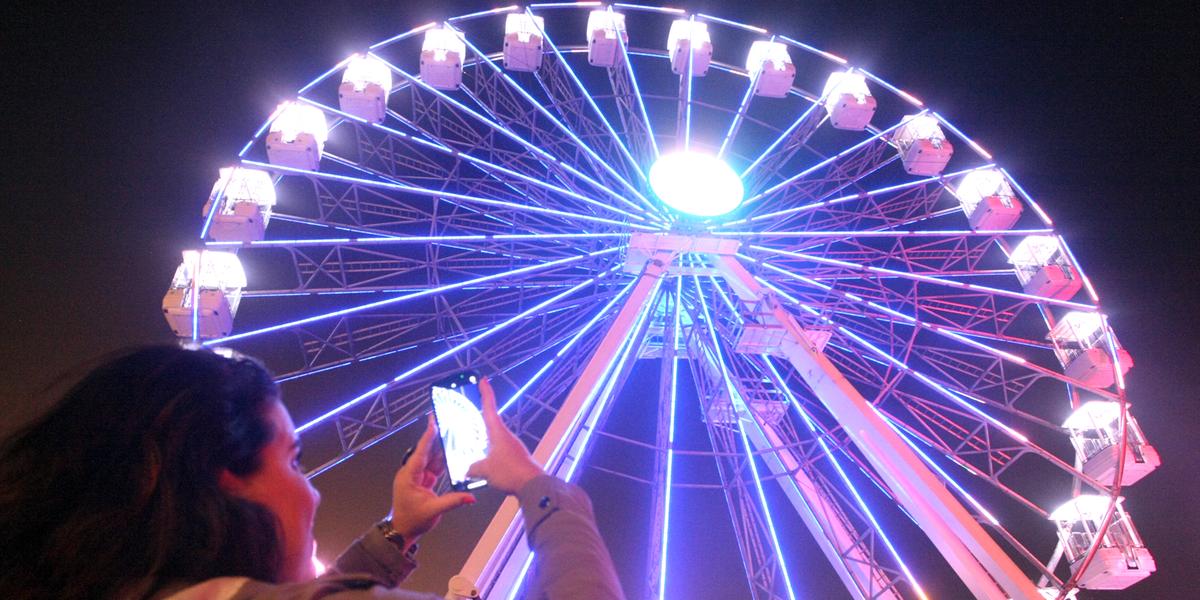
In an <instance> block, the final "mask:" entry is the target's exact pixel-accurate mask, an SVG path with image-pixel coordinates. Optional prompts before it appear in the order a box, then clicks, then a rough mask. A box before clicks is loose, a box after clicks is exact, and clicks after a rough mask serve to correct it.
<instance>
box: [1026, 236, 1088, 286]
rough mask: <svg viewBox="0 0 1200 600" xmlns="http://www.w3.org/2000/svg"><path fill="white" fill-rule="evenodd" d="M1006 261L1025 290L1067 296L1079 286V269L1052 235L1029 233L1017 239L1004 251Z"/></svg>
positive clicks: (1080, 279) (1081, 282)
mask: <svg viewBox="0 0 1200 600" xmlns="http://www.w3.org/2000/svg"><path fill="white" fill-rule="evenodd" d="M1008 262H1010V263H1012V266H1013V269H1014V270H1015V271H1016V273H1017V280H1018V281H1020V282H1021V287H1022V289H1024V290H1025V293H1026V294H1033V295H1034V296H1040V297H1042V298H1054V299H1056V300H1070V299H1071V298H1072V297H1073V296H1075V294H1076V293H1078V292H1079V290H1080V288H1082V287H1083V279H1082V278H1081V277H1080V276H1079V270H1078V269H1076V268H1075V266H1074V265H1072V264H1071V259H1070V257H1069V256H1068V255H1067V253H1066V252H1063V249H1062V247H1061V246H1059V243H1058V238H1056V237H1054V236H1049V235H1031V236H1029V237H1027V238H1025V239H1023V240H1021V242H1020V243H1018V244H1017V245H1016V247H1015V248H1013V251H1012V253H1010V254H1009V255H1008Z"/></svg>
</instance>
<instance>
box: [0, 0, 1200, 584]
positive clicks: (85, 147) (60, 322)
mask: <svg viewBox="0 0 1200 600" xmlns="http://www.w3.org/2000/svg"><path fill="white" fill-rule="evenodd" d="M407 4H409V3H376V2H362V3H334V2H286V3H284V2H279V3H237V4H230V5H229V6H215V7H214V6H202V5H201V4H200V3H194V4H193V3H186V4H177V3H171V2H164V3H150V4H146V5H144V6H142V5H138V4H134V3H100V4H88V5H82V3H81V4H80V5H76V6H70V7H68V6H65V5H64V6H59V7H44V8H37V9H33V8H31V7H30V6H29V5H28V4H26V5H25V6H21V7H10V8H8V9H7V10H6V13H8V14H7V15H6V18H5V23H4V25H3V27H4V29H5V31H4V34H3V36H2V39H3V43H4V45H5V46H13V47H11V48H6V52H5V55H6V56H8V57H9V58H8V59H6V61H5V62H6V69H5V70H6V77H5V81H6V84H5V90H6V91H5V97H6V100H7V101H6V102H5V105H6V106H7V108H6V109H5V110H4V112H3V133H2V136H0V143H2V144H3V147H4V156H5V160H4V161H3V163H4V169H5V175H4V177H3V178H2V179H0V185H2V186H3V192H2V194H0V201H2V202H3V203H4V214H5V218H4V220H3V223H4V225H3V234H2V235H0V240H2V242H0V243H2V244H3V246H2V248H3V255H2V256H3V261H4V262H3V263H2V264H3V267H0V289H2V290H3V292H2V295H0V298H2V302H3V303H2V304H0V307H2V312H0V315H3V319H2V320H0V323H2V325H0V327H2V329H0V333H2V334H3V339H4V340H5V342H4V344H3V346H2V348H0V374H2V375H3V379H2V381H3V382H4V385H3V389H2V390H0V424H2V425H3V427H0V428H2V429H7V428H8V427H9V426H12V425H15V424H17V423H19V422H21V421H22V420H24V419H26V418H28V416H29V415H31V414H32V413H33V412H35V411H36V410H37V408H38V407H39V406H41V405H42V403H44V400H42V399H39V398H40V394H39V390H41V389H42V388H43V387H45V386H46V385H48V384H49V383H51V382H52V381H54V380H55V378H56V377H57V376H58V375H59V374H60V373H62V372H64V371H66V370H68V369H70V368H72V367H74V366H76V365H78V364H80V363H81V362H83V361H86V360H88V359H89V358H92V357H95V356H97V355H98V354H101V353H103V352H105V351H108V350H111V349H115V348H119V347H122V346H127V345H130V344H135V343H141V342H150V341H168V340H170V339H171V336H170V332H169V331H168V329H167V328H166V325H165V323H164V322H163V320H162V318H161V316H160V313H159V303H160V302H161V298H162V294H163V292H164V291H165V289H166V286H167V283H168V281H169V279H170V277H171V274H172V272H173V270H174V268H175V266H176V265H177V264H178V261H179V251H180V250H181V249H183V248H185V247H188V246H189V245H191V244H192V243H193V240H194V236H195V235H196V231H197V229H198V226H199V225H198V224H199V220H198V219H199V217H198V212H199V209H200V206H201V204H202V203H203V198H204V196H205V195H206V194H207V193H208V190H209V187H210V186H211V184H212V180H213V178H214V176H215V172H216V169H217V168H218V167H220V166H223V165H224V164H226V163H227V162H229V161H230V159H231V158H232V157H233V156H234V155H235V153H236V152H237V150H238V149H239V148H240V147H241V144H242V143H243V142H244V141H245V140H246V139H247V138H248V137H249V135H250V134H251V133H252V131H253V130H254V128H256V127H257V126H258V125H259V124H260V123H261V122H262V120H263V118H264V116H265V115H266V114H268V113H269V111H270V110H271V109H272V108H273V107H274V106H275V104H276V103H277V102H278V101H279V100H280V99H281V98H283V97H285V96H287V95H289V93H290V92H292V91H294V90H295V89H297V88H298V87H300V86H301V85H303V83H304V82H306V81H308V80H309V79H311V78H312V77H313V76H315V75H316V74H318V73H320V72H322V71H324V70H325V69H327V68H328V67H329V66H331V65H332V64H334V63H335V62H336V61H338V60H340V59H341V58H343V57H344V56H346V55H347V54H349V53H350V52H352V51H354V50H355V49H358V48H360V47H362V46H363V45H365V44H367V43H370V42H372V41H376V40H380V39H383V38H385V37H388V36H389V35H391V34H394V33H396V32H399V31H402V30H406V29H408V28H410V27H412V26H415V25H417V24H420V23H424V22H427V21H430V20H434V19H437V18H444V17H449V16H453V15H457V14H462V13H465V12H471V11H473V10H478V9H480V8H488V7H490V5H484V4H482V3H479V2H438V3H411V4H413V5H414V6H411V7H409V6H407ZM1058 4H1059V3H1039V2H1005V3H978V4H977V3H971V2H941V1H924V2H898V1H893V2H887V3H854V2H836V3H834V2H808V3H803V4H801V3H790V2H770V3H765V2H740V3H727V2H711V1H708V2H701V3H692V4H687V5H686V7H687V8H690V9H692V10H696V11H699V12H708V13H711V14H717V15H721V16H725V17H728V18H732V19H736V20H740V21H743V22H748V23H754V24H761V25H765V26H768V27H770V28H771V29H772V30H773V31H777V32H779V33H784V34H787V35H789V36H791V37H794V38H796V39H799V40H802V41H805V42H808V43H811V44H813V45H815V46H817V47H820V48H823V49H826V50H829V51H832V52H835V53H837V54H839V55H842V56H845V57H848V58H849V59H850V60H851V62H852V64H858V65H862V66H865V67H867V68H868V69H870V70H871V71H873V72H875V73H877V74H879V75H881V76H883V77H885V78H886V79H888V80H890V81H892V82H894V83H897V84H899V85H901V86H902V87H904V88H905V89H907V90H910V91H912V92H914V93H915V94H916V95H917V96H918V97H920V98H922V99H923V100H924V101H925V102H926V103H927V104H928V105H930V106H932V107H934V108H935V109H936V110H938V111H939V112H940V113H942V114H944V115H946V116H947V117H948V118H950V119H951V120H953V121H954V123H955V124H956V125H958V126H959V127H960V128H961V129H963V130H964V131H966V132H967V133H969V134H970V135H971V136H972V137H974V138H975V139H977V140H979V141H980V142H982V143H983V144H984V145H985V146H986V147H987V148H989V149H990V150H991V151H992V152H993V153H994V154H995V155H996V156H997V160H998V162H999V163H1000V164H1001V165H1002V166H1005V167H1006V168H1008V169H1009V170H1010V171H1011V172H1012V173H1013V174H1014V176H1015V177H1016V178H1017V179H1018V180H1019V181H1021V182H1022V184H1023V185H1025V187H1026V188H1027V189H1028V190H1029V191H1030V192H1031V193H1032V194H1033V195H1034V196H1035V197H1036V198H1038V199H1039V201H1040V202H1041V204H1042V205H1043V206H1044V207H1045V208H1046V209H1047V211H1048V212H1049V213H1050V214H1051V215H1052V216H1053V217H1054V219H1055V221H1056V224H1057V226H1058V227H1059V229H1060V233H1062V234H1064V235H1065V236H1066V238H1067V239H1068V240H1069V241H1070V243H1071V246H1072V249H1073V250H1074V253H1075V255H1076V256H1077V257H1078V258H1079V260H1080V261H1081V262H1082V263H1083V265H1084V266H1085V268H1086V270H1087V272H1088V273H1089V275H1090V276H1091V278H1092V279H1093V281H1094V282H1095V283H1096V285H1097V287H1098V290H1099V293H1100V296H1101V301H1102V303H1103V305H1104V306H1105V307H1106V310H1107V312H1108V314H1109V315H1110V316H1111V320H1112V323H1113V326H1114V327H1115V329H1116V331H1117V333H1118V335H1119V336H1120V338H1121V342H1122V343H1123V344H1124V345H1125V346H1126V347H1127V348H1128V349H1129V350H1130V351H1131V353H1132V354H1133V356H1134V359H1135V361H1136V366H1135V367H1134V369H1133V370H1132V371H1131V373H1130V376H1129V383H1130V388H1131V392H1130V400H1131V401H1132V402H1133V403H1134V405H1135V407H1136V408H1135V411H1136V412H1135V414H1136V415H1137V416H1138V418H1139V420H1140V421H1141V424H1142V426H1143V428H1144V429H1145V432H1146V434H1147V436H1148V437H1149V439H1150V441H1151V443H1153V444H1154V445H1155V446H1156V447H1157V448H1158V449H1159V451H1160V453H1161V454H1162V456H1163V460H1164V463H1165V464H1164V466H1163V467H1162V468H1161V469H1159V471H1158V472H1156V473H1155V474H1153V475H1152V476H1150V477H1149V478H1148V479H1146V480H1144V481H1143V482H1141V483H1139V484H1138V485H1137V487H1136V488H1134V489H1131V490H1130V491H1129V493H1128V497H1129V500H1128V502H1127V504H1126V506H1127V508H1128V510H1129V511H1130V512H1131V513H1132V514H1133V515H1134V519H1135V522H1136V523H1137V525H1138V527H1139V528H1140V530H1141V532H1142V534H1143V535H1144V537H1145V538H1146V540H1147V543H1148V545H1149V546H1150V548H1151V549H1152V550H1153V552H1154V554H1155V557H1156V558H1157V560H1158V567H1159V573H1158V574H1156V575H1155V576H1153V577H1152V578H1150V579H1149V580H1148V581H1146V582H1143V583H1142V584H1139V585H1138V586H1137V587H1134V588H1132V589H1131V590H1129V591H1128V592H1126V593H1110V594H1097V595H1096V596H1095V597H1107V598H1182V597H1189V596H1193V597H1194V595H1193V594H1187V593H1185V591H1184V590H1187V589H1190V588H1191V581H1192V579H1193V578H1194V576H1195V558H1194V557H1195V556H1198V555H1200V544H1198V543H1197V541H1196V537H1197V536H1198V535H1200V522H1198V519H1197V509H1196V502H1195V498H1197V497H1200V477H1196V469H1195V467H1194V466H1193V465H1194V461H1195V460H1196V459H1197V458H1198V457H1197V453H1196V451H1195V449H1196V442H1195V441H1194V438H1195V436H1197V435H1200V417H1198V416H1197V415H1198V414H1200V411H1198V410H1197V408H1198V404H1197V402H1198V400H1200V368H1197V358H1198V357H1200V351H1198V350H1197V343H1198V342H1197V340H1200V335H1198V334H1200V326H1198V325H1200V323H1198V317H1197V315H1200V301H1198V300H1197V294H1198V293H1200V286H1198V285H1197V280H1198V279H1200V268H1198V267H1197V265H1196V259H1197V258H1198V257H1200V234H1198V233H1197V230H1198V229H1200V206H1197V204H1198V203H1200V194H1198V193H1197V191H1196V190H1197V188H1196V182H1197V180H1198V175H1200V173H1198V172H1197V168H1196V163H1195V159H1196V150H1195V139H1196V138H1197V136H1198V135H1200V128H1198V127H1197V117H1196V114H1197V112H1196V106H1195V105H1196V90H1197V88H1198V87H1200V86H1197V81H1196V78H1197V73H1198V72H1200V56H1198V52H1197V43H1196V41H1195V39H1196V38H1195V37H1194V26H1195V24H1196V21H1197V19H1196V15H1195V14H1186V13H1184V12H1178V13H1171V12H1167V11H1166V9H1162V8H1158V7H1157V6H1155V7H1150V6H1147V4H1149V3H1136V2H1128V3H1108V2H1089V3H1078V4H1075V5H1074V6H1072V7H1060V6H1057V5H1058ZM1154 4H1156V5H1157V4H1158V3H1154ZM1162 4H1163V5H1165V4H1166V3H1162ZM681 5H682V4H681ZM1052 5H1053V6H1052ZM397 443H399V442H397ZM381 451H382V450H381ZM381 460H382V459H381ZM366 466H367V467H369V466H370V465H366ZM356 468H358V469H363V468H365V467H361V466H360V467H356ZM380 468H386V467H380ZM369 472H371V471H370V470H367V471H363V473H369ZM379 481H382V484H380V483H379ZM379 481H375V482H365V483H364V482H363V481H362V479H359V478H358V476H357V475H353V476H351V475H343V476H337V475H332V476H330V477H329V478H328V479H326V480H319V481H318V484H319V485H320V486H321V487H322V491H323V492H324V493H325V497H326V507H325V508H326V510H327V511H330V512H334V513H337V512H339V511H341V510H343V508H344V507H347V506H349V504H351V503H352V500H349V499H350V498H355V497H356V496H358V495H359V494H363V495H366V496H368V497H369V494H370V492H371V491H374V492H376V493H379V494H382V493H384V492H383V491H380V490H386V481H385V480H383V479H380V480H379ZM381 486H382V487H381ZM385 504H386V501H385V500H381V501H380V502H379V507H378V510H379V511H382V510H383V509H384V505H385ZM338 517H339V515H338V514H333V515H329V514H327V515H326V516H324V517H322V519H323V520H322V522H321V523H320V524H319V526H318V534H319V535H321V536H323V538H327V539H328V540H329V541H328V542H327V544H328V545H329V546H330V547H332V546H334V545H337V544H339V543H342V542H344V541H345V538H346V537H347V536H348V535H349V534H347V533H346V532H347V531H349V529H347V528H346V527H344V526H342V525H341V524H340V523H337V524H335V521H336V520H337V518H338ZM362 524H363V525H365V524H366V523H365V522H364V523H362ZM454 545H455V542H453V541H444V542H439V543H438V544H436V545H435V548H434V550H433V551H437V549H438V548H444V547H452V546H454ZM462 545H463V546H464V547H468V548H469V546H470V545H471V544H470V543H469V542H467V543H462ZM329 549H330V548H326V550H329ZM426 560H435V559H430V558H427V559H426ZM428 585H430V586H433V587H432V588H431V589H439V591H440V589H441V588H437V586H436V585H435V584H434V583H428Z"/></svg>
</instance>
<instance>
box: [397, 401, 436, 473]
mask: <svg viewBox="0 0 1200 600" xmlns="http://www.w3.org/2000/svg"><path fill="white" fill-rule="evenodd" d="M436 428H437V425H435V424H434V421H433V415H430V416H429V421H427V422H426V424H425V432H424V433H422V434H421V439H420V440H418V441H417V447H416V449H415V450H413V453H412V456H411V457H409V459H408V462H407V463H406V464H405V465H404V466H403V467H401V469H417V470H419V471H424V470H425V465H426V464H428V463H429V449H430V448H432V447H433V430H434V429H436Z"/></svg>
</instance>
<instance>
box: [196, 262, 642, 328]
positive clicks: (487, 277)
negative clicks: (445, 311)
mask: <svg viewBox="0 0 1200 600" xmlns="http://www.w3.org/2000/svg"><path fill="white" fill-rule="evenodd" d="M617 250H620V247H612V248H605V249H603V250H597V251H595V252H589V253H588V254H583V255H580V256H569V257H567V258H560V259H558V260H554V261H550V262H546V263H540V264H535V265H530V266H527V267H521V268H519V269H513V270H511V271H505V272H503V273H496V274H494V275H485V276H483V277H476V278H475V279H468V280H466V281H460V282H458V283H452V284H448V285H442V286H438V287H435V288H429V289H425V290H422V291H419V292H413V293H411V294H405V295H403V296H397V297H395V298H387V299H385V300H379V301H376V302H371V303H368V304H361V305H359V306H353V307H350V308H344V309H341V310H335V311H333V312H329V313H324V314H320V315H316V316H312V317H307V318H304V319H298V320H296V321H290V322H288V323H280V324H278V325H271V326H270V327H264V328H262V329H256V330H254V331H247V332H244V333H239V334H235V335H231V336H228V337H224V338H220V339H215V340H210V341H207V342H205V343H204V345H206V346H211V345H215V344H221V343H225V342H231V341H234V340H240V339H244V338H248V337H251V336H255V335H260V334H263V333H270V332H272V331H279V330H281V329H287V328H289V327H296V326H299V325H307V324H309V323H313V322H316V321H320V320H323V319H330V318H333V317H341V316H344V315H348V314H352V313H356V312H361V311H364V310H370V309H373V308H379V307H380V306H387V305H389V304H395V303H397V302H403V301H405V300H411V299H413V298H421V297H424V296H431V295H435V294H441V293H445V292H448V291H450V290H456V289H459V288H463V287H466V286H471V285H478V284H480V283H484V282H487V281H495V280H497V279H502V278H505V277H512V276H513V275H521V274H525V273H531V272H534V271H540V270H542V269H548V268H551V267H557V266H561V265H565V264H568V263H572V262H576V261H579V260H582V259H584V258H590V257H594V256H600V255H602V254H608V253H610V252H616V251H617Z"/></svg>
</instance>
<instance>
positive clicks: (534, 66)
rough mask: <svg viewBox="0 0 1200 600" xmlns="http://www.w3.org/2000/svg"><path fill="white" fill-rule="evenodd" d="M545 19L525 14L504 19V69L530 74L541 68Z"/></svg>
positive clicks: (517, 14) (514, 14)
mask: <svg viewBox="0 0 1200 600" xmlns="http://www.w3.org/2000/svg"><path fill="white" fill-rule="evenodd" d="M545 27H546V19H544V18H542V17H535V16H531V15H528V14H525V13H513V14H510V15H508V16H506V17H504V68H505V69H509V70H512V71H526V72H532V71H536V70H538V67H540V66H542V47H543V45H544V44H545V40H544V39H543V37H542V32H543V31H545Z"/></svg>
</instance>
